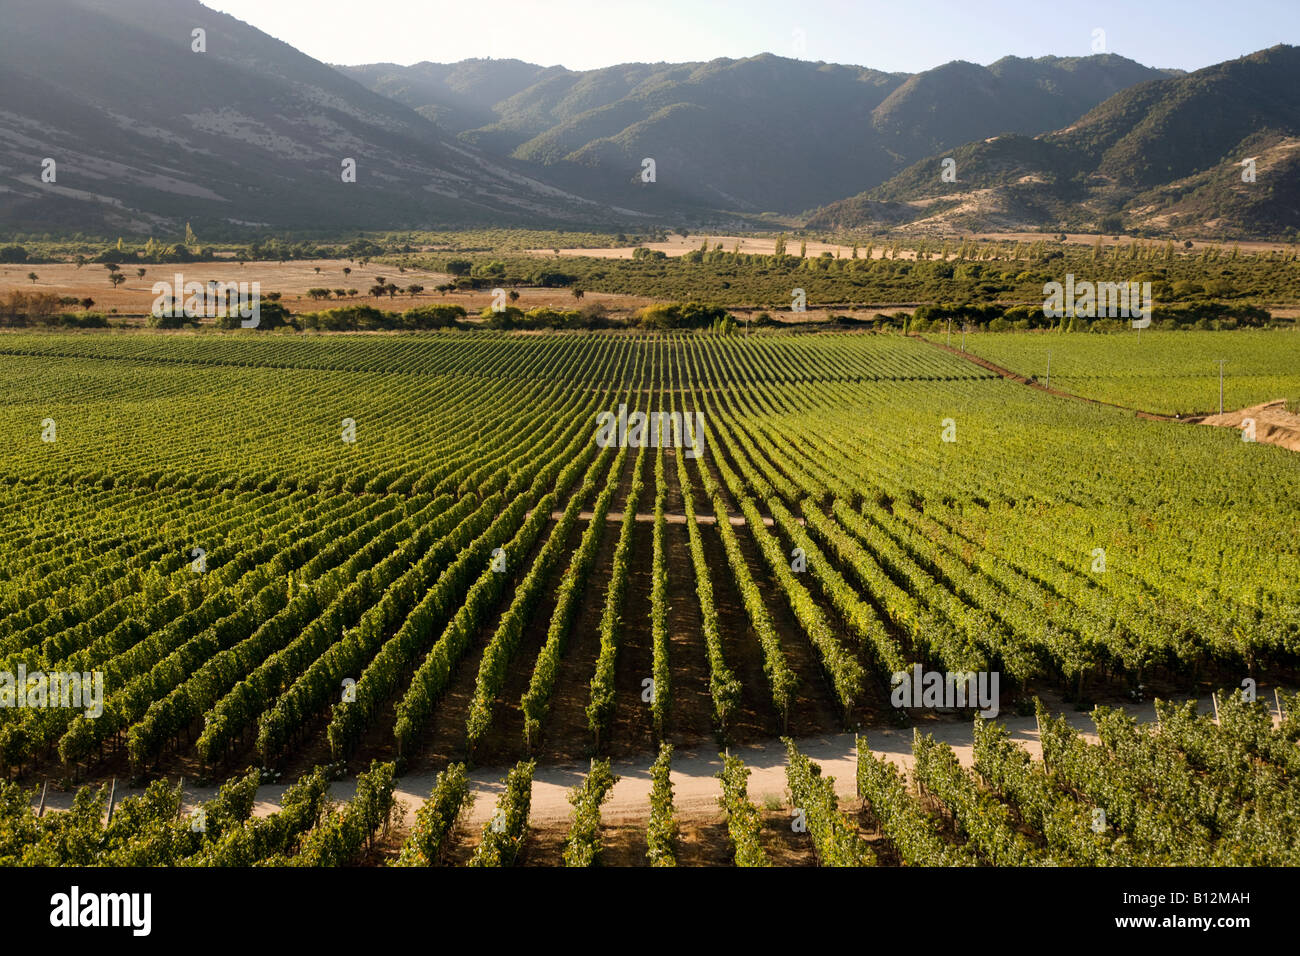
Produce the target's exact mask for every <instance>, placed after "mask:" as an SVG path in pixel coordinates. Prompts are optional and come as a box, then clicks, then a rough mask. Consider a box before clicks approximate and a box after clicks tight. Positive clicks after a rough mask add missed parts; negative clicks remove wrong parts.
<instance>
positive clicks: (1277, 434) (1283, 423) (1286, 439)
mask: <svg viewBox="0 0 1300 956" xmlns="http://www.w3.org/2000/svg"><path fill="white" fill-rule="evenodd" d="M910 337H911V338H915V339H919V340H920V341H922V342H925V343H926V344H927V345H932V346H934V347H935V348H937V349H942V350H943V351H945V352H951V353H952V354H953V355H958V356H961V357H962V358H964V359H966V361H968V362H971V363H973V364H975V365H978V366H979V367H980V368H985V369H988V370H989V371H990V372H996V373H997V374H998V375H1001V376H1002V377H1003V378H1005V379H1009V380H1010V381H1013V382H1018V383H1019V384H1021V385H1028V386H1029V387H1030V388H1036V389H1038V390H1039V391H1040V392H1047V393H1048V394H1049V395H1056V396H1058V397H1059V398H1070V399H1074V400H1075V401H1076V402H1087V403H1088V404H1089V405H1101V406H1104V407H1106V408H1118V409H1120V410H1122V411H1126V412H1132V413H1133V414H1135V415H1136V416H1137V417H1138V418H1145V419H1147V420H1148V421H1153V422H1178V423H1179V424H1182V425H1212V426H1214V427H1217V428H1236V429H1238V430H1240V429H1241V427H1242V425H1243V424H1244V420H1245V419H1247V418H1249V419H1253V420H1254V422H1255V441H1257V442H1261V443H1263V444H1267V445H1277V446H1278V447H1280V448H1286V449H1288V450H1290V451H1300V415H1296V414H1293V413H1291V412H1288V411H1287V408H1286V399H1284V398H1277V399H1274V400H1273V401H1271V402H1264V403H1262V404H1259V405H1252V406H1250V407H1249V408H1242V409H1238V410H1237V411H1233V412H1224V413H1223V414H1221V415H1199V416H1193V417H1190V418H1175V417H1174V416H1172V415H1161V414H1158V413H1156V412H1147V411H1143V410H1142V409H1140V408H1130V407H1129V406H1127V405H1116V404H1115V403H1114V402H1103V401H1101V400H1100V399H1096V398H1088V397H1087V396H1086V395H1076V394H1074V393H1073V392H1065V391H1061V390H1060V389H1057V388H1048V387H1047V386H1045V385H1042V384H1040V383H1039V382H1036V381H1033V380H1031V379H1028V378H1025V376H1023V375H1021V374H1020V373H1019V372H1013V371H1011V370H1010V369H1007V368H1003V367H1002V366H1001V365H995V364H994V363H993V362H990V361H989V360H988V359H985V358H981V357H980V356H978V355H975V354H973V353H971V352H963V351H961V350H960V349H955V348H953V347H952V346H951V345H944V344H942V343H940V342H932V341H930V340H929V339H927V338H925V337H924V336H921V335H913V336H910Z"/></svg>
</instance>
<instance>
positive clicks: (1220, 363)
mask: <svg viewBox="0 0 1300 956" xmlns="http://www.w3.org/2000/svg"><path fill="white" fill-rule="evenodd" d="M1227 362H1228V360H1227V359H1219V414H1220V415H1222V414H1223V366H1224V365H1226V364H1227Z"/></svg>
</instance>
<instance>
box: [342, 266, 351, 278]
mask: <svg viewBox="0 0 1300 956" xmlns="http://www.w3.org/2000/svg"><path fill="white" fill-rule="evenodd" d="M343 275H344V276H345V277H346V276H350V275H352V267H351V266H344V267H343Z"/></svg>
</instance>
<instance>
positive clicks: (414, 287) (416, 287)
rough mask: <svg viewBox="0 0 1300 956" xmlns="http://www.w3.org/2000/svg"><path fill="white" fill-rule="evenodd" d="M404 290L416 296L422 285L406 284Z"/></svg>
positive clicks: (421, 290)
mask: <svg viewBox="0 0 1300 956" xmlns="http://www.w3.org/2000/svg"><path fill="white" fill-rule="evenodd" d="M406 291H407V292H409V293H410V294H411V295H412V296H417V295H419V294H420V293H421V292H423V291H424V286H422V285H414V284H412V285H408V286H407V287H406Z"/></svg>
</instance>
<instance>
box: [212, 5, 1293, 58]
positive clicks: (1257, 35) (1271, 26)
mask: <svg viewBox="0 0 1300 956" xmlns="http://www.w3.org/2000/svg"><path fill="white" fill-rule="evenodd" d="M205 2H206V4H207V6H209V7H212V8H214V9H216V10H221V11H223V12H225V13H229V14H231V15H233V16H235V17H238V18H239V19H241V20H244V21H246V22H248V23H250V24H252V25H253V26H255V27H257V28H258V29H260V30H263V31H264V32H266V33H269V34H271V35H272V36H274V37H277V38H279V39H281V40H284V41H285V42H287V43H289V44H291V45H293V46H295V47H297V48H298V49H300V50H302V51H303V52H305V53H308V54H310V55H311V56H314V57H316V58H317V59H319V60H324V61H326V62H327V63H347V64H355V63H374V62H391V63H402V64H410V63H417V62H419V61H420V60H432V61H435V62H453V61H456V60H463V59H467V58H469V57H495V58H502V57H515V58H518V59H521V60H527V61H529V62H531V63H540V64H542V65H544V66H551V65H555V64H560V65H562V66H566V67H569V68H570V69H592V68H595V67H601V66H609V65H611V64H614V63H624V62H629V61H642V62H660V61H667V62H682V61H687V60H711V59H714V58H716V57H746V56H753V55H755V54H757V53H763V52H769V53H775V54H778V55H781V56H789V57H795V58H798V59H803V60H825V61H826V62H829V63H851V64H857V65H860V66H869V67H874V68H876V69H881V70H888V71H903V72H909V73H910V72H916V71H919V70H924V69H929V68H930V67H933V66H937V65H939V64H940V63H946V62H948V61H949V60H970V61H972V62H975V63H983V64H988V63H992V62H993V61H994V60H996V59H999V58H1000V57H1003V56H1006V55H1008V54H1012V55H1016V56H1043V55H1047V54H1055V55H1057V56H1084V55H1087V54H1089V53H1092V52H1094V49H1093V45H1094V30H1097V29H1100V30H1102V31H1104V42H1105V50H1106V52H1111V53H1119V54H1121V55H1123V56H1127V57H1129V58H1130V59H1134V60H1137V61H1139V62H1140V63H1145V64H1146V65H1148V66H1156V67H1178V68H1181V69H1185V70H1195V69H1199V68H1200V67H1203V66H1208V65H1210V64H1211V63H1218V62H1220V61H1222V60H1228V59H1232V58H1233V57H1237V56H1241V55H1242V54H1244V53H1250V52H1253V51H1255V50H1259V49H1263V48H1264V47H1269V46H1273V45H1274V44H1276V43H1293V44H1294V43H1297V42H1300V0H1253V2H1250V3H1231V2H1225V0H1088V2H1080V0H979V2H948V0H885V2H878V0H856V2H854V0H779V2H778V0H455V2H447V0H365V2H358V0H205Z"/></svg>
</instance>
